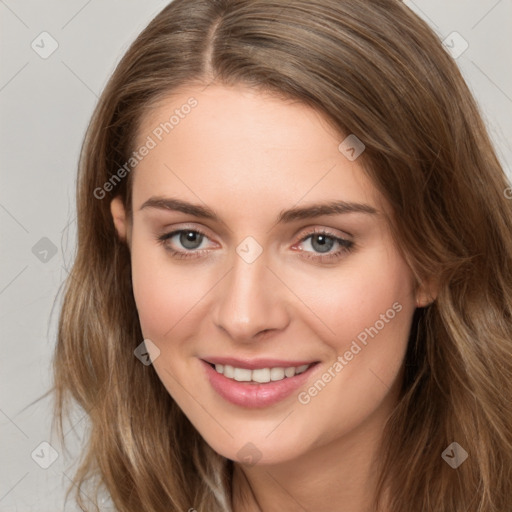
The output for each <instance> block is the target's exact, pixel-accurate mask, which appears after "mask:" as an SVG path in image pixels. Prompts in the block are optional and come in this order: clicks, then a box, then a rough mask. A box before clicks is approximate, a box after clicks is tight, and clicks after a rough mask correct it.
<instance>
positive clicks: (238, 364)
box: [203, 357, 315, 370]
mask: <svg viewBox="0 0 512 512" xmlns="http://www.w3.org/2000/svg"><path fill="white" fill-rule="evenodd" d="M203 361H206V362H207V363H212V364H224V365H226V364H229V365H230V366H233V367H234V368H245V369H247V370H257V369H258V368H288V367H290V366H302V365H303V364H313V363H314V362H315V361H311V360H309V361H285V360H284V359H268V358H266V359H265V358H262V359H236V358H234V357H204V358H203Z"/></svg>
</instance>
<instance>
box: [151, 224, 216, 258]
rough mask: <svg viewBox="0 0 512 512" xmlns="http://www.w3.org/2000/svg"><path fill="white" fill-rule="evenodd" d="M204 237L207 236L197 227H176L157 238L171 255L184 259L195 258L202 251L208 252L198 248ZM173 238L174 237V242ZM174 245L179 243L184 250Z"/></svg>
mask: <svg viewBox="0 0 512 512" xmlns="http://www.w3.org/2000/svg"><path fill="white" fill-rule="evenodd" d="M206 238H208V237H207V235H206V234H205V233H203V232H202V231H200V230H198V229H178V230H176V231H171V232H170V233H165V234H164V235H161V236H159V237H158V238H157V240H158V242H159V243H161V244H162V245H163V246H164V247H165V249H166V250H167V251H169V252H170V253H171V256H173V257H174V258H178V259H185V258H197V257H198V256H200V255H201V253H202V252H208V251H204V250H202V249H201V250H198V249H199V248H200V247H201V244H202V242H203V241H204V240H205V239H206ZM173 239H175V240H174V242H173ZM171 242H173V243H171ZM176 245H181V247H183V248H184V250H180V249H176V248H175V246H176Z"/></svg>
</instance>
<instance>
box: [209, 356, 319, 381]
mask: <svg viewBox="0 0 512 512" xmlns="http://www.w3.org/2000/svg"><path fill="white" fill-rule="evenodd" d="M205 362H206V363H207V364H209V365H210V366H211V367H212V368H213V369H214V370H215V371H216V372H217V373H219V374H220V375H224V377H226V378H228V379H232V380H236V381H237V382H248V383H250V384H266V383H268V382H279V381H281V380H284V379H290V378H292V377H295V375H300V374H301V373H304V372H305V371H307V370H308V369H309V368H310V367H311V366H313V365H314V364H317V362H313V363H307V364H301V365H298V366H268V367H265V368H254V369H250V368H242V367H237V366H232V365H230V364H214V363H210V362H209V361H205Z"/></svg>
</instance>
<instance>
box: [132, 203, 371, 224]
mask: <svg viewBox="0 0 512 512" xmlns="http://www.w3.org/2000/svg"><path fill="white" fill-rule="evenodd" d="M145 208H155V209H159V210H170V211H176V212H182V213H186V214H188V215H193V216H194V217H199V218H203V219H210V220H213V221H217V222H220V219H219V216H218V215H217V214H216V213H215V211H214V210H212V209H210V208H208V207H207V206H202V205H199V204H193V203H189V202H187V201H182V200H181V199H175V198H170V197H151V198H149V199H148V200H147V201H146V202H145V203H144V204H143V205H142V206H141V207H140V210H143V209H145ZM342 213H366V214H370V215H378V213H379V212H378V210H376V209H375V208H373V206H370V205H368V204H363V203H353V202H347V201H331V202H327V203H318V204H313V205H311V206H303V207H295V208H290V209H288V210H282V211H281V212H280V213H279V215H278V217H277V221H276V223H277V224H280V223H290V222H293V221H296V220H303V219H311V218H314V217H320V216H322V215H340V214H342Z"/></svg>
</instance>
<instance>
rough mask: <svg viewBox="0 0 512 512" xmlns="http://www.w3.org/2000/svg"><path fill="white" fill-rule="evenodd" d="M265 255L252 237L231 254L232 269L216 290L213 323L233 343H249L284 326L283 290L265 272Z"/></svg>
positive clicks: (273, 278) (266, 269)
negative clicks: (259, 335)
mask: <svg viewBox="0 0 512 512" xmlns="http://www.w3.org/2000/svg"><path fill="white" fill-rule="evenodd" d="M268 264H269V261H268V257H267V253H265V252H264V251H263V248H262V247H261V246H260V245H259V244H258V243H257V242H256V241H255V240H254V239H251V237H248V238H246V239H245V240H244V241H242V242H241V243H240V244H239V245H238V246H237V248H236V253H235V254H233V259H232V269H231V271H230V272H229V273H228V275H227V276H226V278H225V279H223V284H222V286H221V287H220V288H219V297H218V299H217V300H216V303H217V307H216V310H215V313H214V321H215V323H216V325H217V326H218V327H221V328H223V329H224V330H225V331H227V332H228V333H229V334H230V335H231V337H232V338H233V339H238V340H250V339H251V338H253V337H254V336H256V335H257V334H258V333H259V332H261V331H264V330H270V329H279V328H282V327H284V326H285V325H286V322H287V315H286V311H285V306H284V301H283V297H282V292H283V290H282V286H279V283H278V280H277V279H276V278H275V276H274V275H273V273H272V272H271V271H270V270H269V269H268V268H267V265H268Z"/></svg>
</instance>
